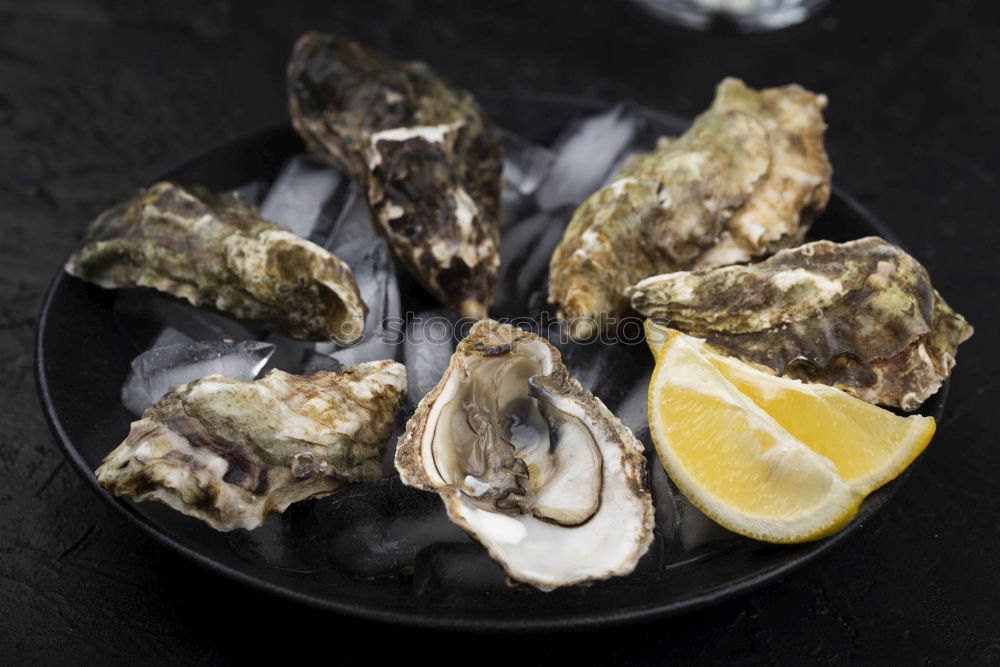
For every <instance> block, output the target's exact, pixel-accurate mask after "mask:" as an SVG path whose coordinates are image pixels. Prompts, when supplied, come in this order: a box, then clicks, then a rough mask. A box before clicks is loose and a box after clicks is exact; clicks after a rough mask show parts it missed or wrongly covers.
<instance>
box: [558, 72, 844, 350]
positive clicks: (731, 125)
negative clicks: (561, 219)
mask: <svg viewBox="0 0 1000 667" xmlns="http://www.w3.org/2000/svg"><path fill="white" fill-rule="evenodd" d="M825 106H826V97H825V96H823V95H816V94H813V93H810V92H808V91H806V90H804V89H803V88H801V87H800V86H797V85H789V86H783V87H781V88H769V89H765V90H761V91H756V90H753V89H751V88H748V87H747V86H746V85H745V84H744V83H743V82H742V81H739V80H738V79H733V78H727V79H724V80H723V81H722V82H721V83H720V84H719V86H718V88H717V90H716V95H715V101H714V102H713V103H712V106H711V107H710V108H709V109H708V111H706V112H705V113H703V114H702V115H700V116H698V118H696V119H695V121H694V124H693V125H692V126H691V128H690V129H689V130H688V131H687V132H685V133H684V134H683V135H682V136H681V137H679V138H677V139H661V140H660V142H659V146H658V148H657V149H656V150H655V151H653V152H651V153H646V154H643V155H639V156H636V157H634V158H632V159H631V160H629V161H628V162H627V163H626V164H625V165H624V166H623V167H622V169H621V170H620V171H619V172H618V174H617V175H616V177H615V179H614V180H613V181H612V182H611V183H610V184H609V185H607V186H606V187H604V188H602V189H601V190H598V191H597V192H596V193H594V194H593V195H591V196H590V197H589V198H588V199H587V200H586V201H585V202H584V203H583V204H582V205H581V206H580V207H579V208H578V209H577V211H576V213H575V214H574V215H573V218H572V220H571V221H570V223H569V226H568V227H567V228H566V231H565V233H564V235H563V239H562V241H561V242H560V244H559V246H558V247H557V248H556V251H555V252H554V253H553V255H552V260H551V264H550V268H549V301H551V302H552V303H554V304H556V305H557V306H558V311H559V315H560V317H562V318H563V320H564V321H566V322H567V323H568V324H569V325H570V333H571V334H572V335H573V336H574V338H578V339H579V338H586V337H589V336H590V335H592V334H594V333H595V332H596V331H597V330H598V329H600V328H602V327H604V326H606V323H607V318H608V317H609V316H617V315H621V314H622V313H624V312H625V311H626V310H627V308H628V299H627V298H626V297H625V296H624V290H625V289H626V288H627V287H629V286H631V285H633V284H635V283H636V282H637V281H639V280H641V279H642V278H645V277H647V276H651V275H656V274H660V273H667V272H670V271H677V270H682V269H690V268H695V267H697V268H708V267H713V266H721V265H725V264H733V263H737V262H743V261H746V260H749V259H751V258H753V257H758V256H762V255H766V254H769V253H771V252H774V251H775V250H777V249H779V248H783V247H789V246H793V245H797V244H799V243H801V242H802V239H803V238H804V237H805V233H806V230H807V229H808V228H809V226H810V224H811V223H812V220H813V218H815V217H816V215H818V214H819V213H820V212H821V211H822V210H823V209H824V207H825V206H826V203H827V200H828V199H829V197H830V177H831V173H832V170H831V167H830V162H829V160H828V159H827V156H826V152H825V150H824V148H823V130H824V129H825V125H824V123H823V116H822V110H823V108H824V107H825Z"/></svg>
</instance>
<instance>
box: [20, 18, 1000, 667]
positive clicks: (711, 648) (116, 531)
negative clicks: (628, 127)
mask: <svg viewBox="0 0 1000 667" xmlns="http://www.w3.org/2000/svg"><path fill="white" fill-rule="evenodd" d="M998 25H1000V22H998V12H997V9H996V5H995V4H994V2H992V0H982V1H980V2H974V1H972V0H951V1H941V2H916V1H912V0H881V1H878V2H872V1H865V0H833V2H832V3H831V5H830V6H829V7H828V9H827V10H825V11H824V12H823V13H822V14H820V15H819V16H818V17H816V18H815V19H813V20H811V21H810V22H808V23H807V24H806V25H803V26H799V27H797V28H793V29H790V30H786V31H782V32H778V33H772V34H767V35H757V36H739V35H735V34H726V33H714V34H700V33H693V32H687V31H684V30H679V29H675V28H671V27H668V26H665V25H663V24H660V23H659V22H657V21H656V20H653V19H651V18H649V17H648V16H646V15H645V14H643V13H641V12H640V11H639V10H637V9H635V8H634V7H633V6H631V5H630V4H628V3H626V2H624V1H623V2H613V1H590V0H573V1H567V2H553V1H548V2H545V1H541V0H533V1H519V0H518V1H508V2H481V1H478V0H465V1H458V0H456V1H454V2H444V1H437V2H417V1H399V2H390V1H387V0H379V1H375V0H365V1H357V2H334V1H332V0H317V1H309V2H307V1H300V2H286V3H273V4H261V3H256V2H238V1H237V0H231V1H227V0H179V1H174V2H172V1H170V0H139V1H136V2H128V1H126V0H105V1H94V2H83V1H77V0H36V1H34V2H30V1H24V2H16V1H13V0H0V221H2V233H0V368H2V369H3V380H2V381H0V425H2V429H0V662H2V663H5V664H11V665H18V664H49V663H53V664H60V663H61V664H69V663H73V664H96V663H102V664H123V663H124V664H133V663H145V664H162V663H171V662H173V663H175V664H176V663H177V662H180V661H181V660H182V659H184V660H190V661H193V662H196V663H229V662H236V661H240V660H245V659H254V658H261V657H263V656H264V655H266V654H269V653H276V654H277V655H278V656H279V657H283V658H284V659H286V660H288V661H291V660H296V659H306V658H305V655H306V654H307V653H306V652H307V651H308V652H312V651H320V654H321V655H325V657H323V658H320V659H322V660H324V662H325V661H327V660H329V661H330V662H332V663H343V664H353V663H359V662H362V661H370V660H373V659H377V660H379V661H383V660H384V661H386V662H388V661H392V660H396V661H400V660H414V659H433V660H436V661H439V662H441V663H445V664H446V663H447V662H452V661H460V662H461V663H469V662H475V663H476V664H479V663H485V662H494V661H497V662H504V663H507V664H516V665H522V664H536V663H537V664H540V663H549V662H555V661H557V660H558V661H563V660H572V661H573V662H575V663H580V664H590V663H615V664H647V663H665V662H668V663H688V662H696V663H710V664H711V663H719V662H723V661H730V660H732V661H746V662H752V663H775V664H787V665H800V664H845V663H851V664H871V663H886V664H924V663H926V664H952V663H955V664H989V663H992V664H998V663H1000V612H998V605H1000V574H998V569H1000V568H998V556H997V548H998V547H1000V540H998V522H1000V520H998V510H1000V505H998V502H997V491H996V481H995V480H996V477H997V472H998V469H1000V466H998V464H1000V453H998V446H997V442H996V440H997V435H996V434H997V418H998V411H997V409H996V408H995V407H994V405H995V402H996V401H997V400H998V399H1000V385H998V381H997V378H996V371H997V366H998V364H997V352H996V348H995V345H996V342H997V340H996V338H997V337H996V334H995V327H996V324H997V319H998V318H997V312H996V311H997V295H998V291H1000V290H998V286H997V274H998V269H1000V253H998V239H1000V236H998V233H997V230H996V225H997V220H996V215H997V213H996V211H997V208H998V207H997V197H996V194H995V189H996V186H997V179H998V177H1000V160H998V156H997V154H998V150H997V149H998V142H997V133H998V129H997V122H998V120H1000V113H998V112H1000V93H998V89H997V84H998V74H1000V69H998V64H1000V46H998V43H997V40H998V37H1000V31H998V29H997V28H998ZM307 29H322V30H329V31H335V32H338V33H342V34H345V35H348V36H350V37H353V38H356V39H358V40H361V41H363V42H365V43H367V44H369V45H371V46H373V47H376V48H378V49H381V50H383V51H385V52H387V53H389V54H391V55H393V56H397V57H405V58H413V59H417V58H419V59H423V60H426V61H427V62H429V63H431V64H432V65H433V66H434V67H435V68H436V69H438V70H439V71H441V72H443V73H444V74H445V75H447V76H448V77H449V78H450V79H452V80H453V81H454V82H456V83H458V84H460V85H462V86H465V87H467V88H470V89H472V90H473V91H485V90H500V91H554V92H561V93H569V94H577V95H591V96H597V97H600V98H604V99H607V100H610V101H614V100H618V99H621V98H626V97H630V98H633V99H635V100H636V101H638V102H639V103H641V104H645V105H649V106H652V107H655V108H660V109H664V110H667V111H672V112H676V113H680V114H685V115H694V114H696V113H697V112H699V111H700V110H701V109H703V108H704V107H705V106H706V104H707V103H708V102H709V100H710V98H711V93H712V89H713V86H714V84H715V82H716V81H718V80H719V79H720V78H721V77H722V76H724V75H727V74H733V75H738V76H741V77H743V78H745V79H746V80H747V81H748V82H749V83H751V84H753V85H758V86H761V85H776V84H782V83H786V82H789V81H797V82H801V83H802V84H804V85H806V86H807V87H808V88H811V89H813V90H819V91H823V92H825V93H827V94H828V95H829V96H830V99H831V104H830V107H829V111H828V116H827V118H828V122H829V125H830V130H829V134H828V135H827V136H828V138H827V146H828V149H829V152H830V155H831V158H832V160H833V164H834V167H835V172H836V173H835V180H836V182H837V183H838V184H839V185H840V186H841V187H842V188H844V189H845V190H846V191H847V192H850V193H853V194H854V195H855V196H857V197H858V198H859V199H860V200H861V201H862V202H863V203H864V204H866V205H867V206H868V207H870V208H871V209H872V210H873V211H874V212H875V213H876V214H878V215H879V216H880V217H882V218H883V219H884V220H886V221H887V222H888V223H889V225H891V226H892V227H893V228H894V229H895V230H897V232H898V234H899V236H900V237H901V238H902V239H903V240H904V243H905V244H906V245H907V247H908V248H909V249H910V250H911V252H913V254H914V255H915V256H916V257H917V258H918V259H919V260H920V261H921V262H923V263H924V264H925V266H926V267H927V269H928V270H929V271H930V273H931V275H932V276H933V278H934V282H935V285H936V286H937V287H938V288H939V289H940V291H941V292H942V293H943V294H944V295H945V296H946V298H947V299H948V300H949V301H950V302H951V304H952V305H953V306H954V307H955V308H956V310H958V311H960V312H962V313H964V314H966V315H967V316H968V318H969V319H970V320H971V322H972V323H973V324H974V325H975V327H976V335H975V337H974V338H973V339H972V340H971V341H970V342H968V343H966V344H965V345H963V346H962V348H961V351H960V353H959V355H958V359H959V363H958V369H957V372H956V373H955V375H954V380H953V383H952V390H951V397H950V400H949V407H948V409H947V412H946V414H945V417H944V419H943V420H942V422H941V424H940V425H939V432H938V435H937V436H936V437H935V440H934V442H933V444H932V445H931V446H930V448H929V449H928V450H927V451H926V453H925V454H924V455H923V456H922V457H921V458H920V460H919V461H918V462H917V463H916V465H915V467H916V469H915V471H914V473H913V474H912V475H911V477H910V478H909V479H908V480H907V482H906V484H905V486H904V488H903V489H902V490H901V491H900V492H899V493H898V495H897V496H896V497H895V498H894V499H893V501H892V502H891V503H890V506H889V507H888V508H887V509H886V510H885V511H884V512H882V513H881V514H879V515H878V516H877V517H876V518H875V519H874V520H872V521H871V522H869V523H868V524H867V525H865V526H863V527H862V528H861V529H860V530H859V531H858V532H857V533H856V534H855V535H853V536H852V537H851V538H850V539H849V540H847V541H846V543H845V544H843V545H841V546H839V547H838V548H837V549H835V550H834V552H833V553H831V554H829V555H828V556H826V557H824V558H823V559H821V560H820V561H818V562H816V563H814V564H811V565H810V566H807V567H806V568H805V569H803V570H800V571H797V572H795V573H793V574H791V575H790V576H787V577H786V578H784V579H782V580H780V581H778V582H776V583H773V584H771V585H769V586H767V587H765V588H763V589H761V590H758V591H757V592H754V593H752V594H749V595H747V596H745V597H742V598H739V599H736V600H733V601H730V602H728V603H725V604H722V605H719V606H717V607H714V608H710V609H706V610H703V611H700V612H697V613H694V614H691V615H688V616H685V617H680V618H673V619H668V620H664V621H661V622H655V623H649V624H644V625H639V626H633V627H627V628H621V629H614V630H610V631H600V632H587V633H585V634H573V635H565V634H563V635H550V636H525V635H521V636H517V637H482V636H459V635H454V634H452V635H450V636H447V637H446V636H443V635H442V634H439V633H434V632H429V631H411V630H407V629H400V628H393V627H389V626H379V625H374V624H370V623H366V622H361V621H356V620H352V619H349V618H343V617H338V616H333V615H330V614H326V613H320V612H316V611H313V610H311V609H307V608H302V607H298V606H296V605H294V604H291V603H288V602H285V601H283V600H279V599H275V598H271V597H268V596H266V595H263V594H261V593H257V592H255V591H253V590H249V589H247V588H243V587H241V586H239V585H237V584H234V583H231V582H229V581H227V580H224V579H221V578H219V577H216V576H213V575H212V574H210V573H209V572H207V571H204V570H202V569H200V568H198V567H197V566H195V565H193V564H190V563H188V562H187V561H185V560H182V559H181V558H179V557H178V556H175V555H174V554H173V553H171V552H168V551H166V550H164V549H163V548H161V547H160V546H158V545H157V544H156V543H154V542H153V541H151V540H150V539H149V538H147V537H146V536H144V535H143V534H141V533H140V532H139V531H137V530H136V529H135V528H133V527H132V526H131V525H129V524H127V523H126V522H125V521H124V519H123V518H121V517H119V516H118V515H117V514H115V513H113V511H112V510H111V509H110V508H109V507H107V506H106V504H105V503H104V502H103V501H101V500H100V499H99V498H97V497H96V495H95V494H94V493H93V492H92V491H91V490H90V489H88V488H86V487H85V486H84V484H83V482H82V481H81V480H80V479H79V478H78V477H77V475H76V473H75V472H73V471H72V470H70V468H69V466H67V464H66V463H65V461H64V460H63V455H62V454H61V452H60V450H59V449H58V448H57V447H56V445H55V443H54V440H53V438H52V436H51V435H50V433H49V431H48V428H47V426H46V424H45V421H44V419H43V417H42V414H41V412H40V409H39V406H38V403H37V399H36V396H35V391H34V379H33V373H32V348H33V341H34V335H35V323H36V319H37V314H38V309H39V306H40V303H41V299H42V295H43V292H44V290H45V288H46V286H47V285H48V283H49V281H50V279H51V277H52V276H53V275H54V273H55V272H56V271H58V270H59V266H60V263H61V261H62V260H63V259H64V257H65V255H66V254H67V253H68V251H69V250H70V248H71V247H72V246H73V245H74V243H75V242H76V241H77V240H78V239H79V237H80V235H81V233H82V231H83V229H84V226H85V224H86V223H87V222H88V221H89V220H90V219H91V218H92V217H93V216H94V215H95V214H96V213H98V212H99V211H101V210H102V209H103V208H105V207H106V206H108V205H109V204H111V203H112V202H114V201H115V200H117V199H119V198H122V197H124V196H126V195H128V194H129V193H131V192H133V191H134V190H135V189H136V188H137V187H138V186H139V185H141V184H142V183H144V182H146V181H148V180H149V179H151V178H153V177H154V176H156V175H157V174H158V173H160V172H162V171H164V170H165V169H167V168H168V167H170V166H172V165H174V164H175V163H177V162H179V161H181V160H183V159H185V158H187V157H188V156H191V155H193V154H196V153H199V152H201V151H203V150H205V149H206V148H209V147H211V146H213V145H215V144H218V143H220V142H223V141H225V140H228V139H231V138H235V137H237V136H240V135H242V134H244V133H247V132H249V131H252V130H256V129H258V128H261V127H264V126H268V125H273V124H276V123H280V122H282V121H283V120H284V119H285V117H286V116H285V101H284V88H283V74H284V66H285V59H286V57H287V54H288V52H289V49H290V47H291V45H292V43H293V41H294V39H295V37H296V36H297V35H299V34H300V33H301V32H303V31H305V30H307ZM80 353H81V354H86V350H81V351H80ZM85 405H86V397H81V409H85ZM314 659H315V658H314Z"/></svg>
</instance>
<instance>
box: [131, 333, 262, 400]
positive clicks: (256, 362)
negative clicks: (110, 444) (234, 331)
mask: <svg viewBox="0 0 1000 667" xmlns="http://www.w3.org/2000/svg"><path fill="white" fill-rule="evenodd" d="M273 353H274V345H272V344H270V343H263V342H260V341H241V342H239V343H229V342H219V341H195V342H187V343H176V344H173V345H167V346H164V347H156V348H152V349H150V350H147V351H145V352H143V353H142V354H140V355H139V356H138V357H136V358H135V359H133V360H132V370H133V371H134V373H135V375H136V377H137V378H138V380H139V385H138V386H141V388H142V389H143V390H145V400H141V399H142V398H143V397H142V396H141V392H140V391H135V390H131V389H130V392H129V399H130V400H129V401H128V404H127V405H126V407H127V408H128V409H129V410H131V411H132V412H133V413H134V414H142V412H144V411H145V409H146V408H148V407H149V406H150V405H152V404H153V403H155V402H156V401H157V400H159V398H160V397H161V396H163V395H164V394H165V393H167V391H168V390H169V389H170V388H171V387H176V386H177V385H181V384H185V383H188V382H192V381H194V380H198V379H200V378H203V377H205V376H207V375H216V374H218V375H225V376H226V377H231V378H234V379H236V380H253V379H254V378H256V377H257V374H258V373H259V372H260V370H261V369H262V368H263V367H264V365H265V364H266V363H267V360H268V359H269V358H270V357H271V354H273ZM123 394H124V391H123ZM123 398H124V396H123ZM140 408H141V409H140Z"/></svg>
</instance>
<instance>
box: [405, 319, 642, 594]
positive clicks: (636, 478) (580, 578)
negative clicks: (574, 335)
mask: <svg viewBox="0 0 1000 667" xmlns="http://www.w3.org/2000/svg"><path fill="white" fill-rule="evenodd" d="M396 469H397V470H399V474H400V476H401V477H402V480H403V482H404V483H405V484H407V485H409V486H414V487H417V488H420V489H424V490H427V491H435V492H437V493H438V494H439V495H440V496H441V499H442V500H443V502H444V505H445V508H446V510H447V512H448V516H449V518H450V519H451V520H452V521H453V522H455V523H456V524H458V525H459V526H461V527H462V528H463V529H464V530H465V531H466V532H468V533H469V534H470V535H471V536H472V537H474V538H475V539H476V540H478V541H479V542H480V543H481V544H482V545H483V546H484V547H486V549H487V551H489V554H490V556H491V557H492V558H493V559H494V560H496V561H497V562H498V563H500V565H501V566H502V567H503V568H504V570H505V572H506V573H507V576H508V577H510V578H511V579H513V580H516V581H522V582H526V583H529V584H532V585H534V586H536V587H537V588H540V589H542V590H551V589H553V588H556V587H558V586H564V585H569V584H577V583H581V582H586V581H592V580H597V579H605V578H608V577H611V576H616V575H625V574H628V573H630V572H631V571H632V570H633V569H634V568H635V565H636V563H637V562H638V560H639V558H640V557H641V556H642V555H643V554H644V553H646V551H647V550H648V548H649V545H650V541H651V540H652V530H653V506H652V502H651V499H650V495H649V491H648V489H647V482H646V461H645V458H644V455H643V449H642V445H641V444H640V443H639V442H638V440H636V438H635V436H634V435H633V434H632V432H631V431H630V430H629V429H628V428H627V427H625V426H624V425H623V424H622V423H621V422H620V421H619V420H618V419H617V418H616V417H615V416H614V415H612V414H611V413H610V412H609V411H608V409H607V408H606V407H605V406H604V404H603V403H601V401H600V400H599V399H597V398H596V397H594V396H593V395H592V394H591V393H590V392H588V391H586V390H584V389H583V388H582V387H581V386H580V384H579V383H578V382H577V381H576V380H574V379H572V378H570V377H569V375H568V373H567V369H566V366H565V365H564V364H563V363H562V361H561V358H560V355H559V352H558V351H557V350H556V349H555V348H554V347H552V346H551V345H550V344H549V343H548V342H547V341H545V340H544V339H542V338H539V337H537V336H534V335H532V334H529V333H527V332H524V331H522V330H520V329H516V328H514V327H511V326H509V325H506V324H500V323H498V322H495V321H493V320H482V321H480V322H479V323H477V324H476V325H475V326H474V327H473V328H472V330H471V332H470V334H469V336H468V337H467V338H465V339H464V340H463V341H462V342H461V343H460V344H459V346H458V349H457V350H456V352H455V354H454V355H453V356H452V359H451V364H450V365H449V367H448V370H447V371H446V372H445V374H444V377H443V378H442V379H441V381H440V383H438V385H437V387H435V388H434V390H433V391H431V392H430V393H429V394H427V396H425V397H424V398H423V399H422V400H421V401H420V404H419V405H418V407H417V410H416V412H415V413H414V415H413V418H412V419H410V421H409V423H408V424H407V426H406V432H405V433H404V434H403V436H402V437H401V438H400V441H399V444H398V445H397V449H396Z"/></svg>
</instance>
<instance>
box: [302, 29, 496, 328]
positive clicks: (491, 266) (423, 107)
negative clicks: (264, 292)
mask: <svg viewBox="0 0 1000 667" xmlns="http://www.w3.org/2000/svg"><path fill="white" fill-rule="evenodd" d="M288 98H289V109H290V112H291V116H292V124H293V125H294V126H295V129H296V130H297V131H298V133H299V134H300V135H301V136H302V138H303V140H305V143H306V145H307V146H308V147H309V149H310V150H311V151H313V152H314V153H316V154H317V155H319V156H321V157H323V158H325V159H326V160H327V161H329V162H330V163H331V164H333V165H334V166H335V167H337V168H338V169H340V170H342V171H344V172H346V173H347V174H349V175H350V176H351V177H352V178H353V179H354V180H355V181H356V182H357V183H358V184H359V185H360V186H361V189H362V191H363V192H364V193H365V196H366V197H367V200H368V207H369V210H370V212H371V216H372V221H373V223H374V224H375V226H376V228H378V229H379V230H380V231H381V232H382V233H383V234H384V235H385V236H386V237H387V238H388V239H389V242H390V243H391V245H392V248H393V250H394V251H395V253H396V256H397V257H398V258H399V259H400V260H401V261H402V262H403V264H404V265H406V267H407V269H409V271H410V273H411V274H413V276H414V277H415V278H416V279H417V280H419V281H420V282H421V283H422V284H423V285H424V287H426V288H427V290H428V291H430V292H431V294H433V295H434V296H435V297H436V298H437V299H439V300H440V301H441V302H442V303H445V304H447V305H448V306H450V307H452V308H454V309H455V310H457V311H458V312H459V313H461V314H462V315H464V316H468V317H474V318H476V319H479V318H481V317H485V315H486V310H487V308H488V307H489V305H490V303H491V302H492V300H493V287H494V283H495V282H496V274H497V269H498V267H499V265H500V258H499V254H498V251H497V248H498V246H499V238H500V222H501V220H500V188H501V177H500V174H501V169H502V158H501V153H500V145H499V143H498V141H497V138H496V136H495V135H494V133H493V130H492V128H491V126H490V124H489V122H488V121H487V120H486V118H485V116H484V115H483V113H482V111H481V110H480V108H479V106H478V105H477V104H476V102H475V100H474V99H473V98H472V95H470V94H469V93H467V92H465V91H463V90H458V89H456V88H452V87H450V86H448V85H447V84H446V83H445V82H444V81H442V80H441V79H440V78H439V77H438V76H437V75H436V74H435V73H434V72H432V71H431V70H430V69H429V68H428V67H427V66H426V65H424V64H422V63H406V62H397V61H392V60H389V59H387V58H384V57H382V56H381V55H379V54H377V53H375V52H373V51H369V50H368V49H365V48H364V47H362V46H360V45H359V44H356V43H353V42H348V41H346V40H343V39H340V38H339V37H335V36H333V35H324V34H320V33H316V32H311V33H307V34H305V35H303V36H302V37H301V38H300V39H299V41H298V43H296V45H295V49H294V51H293V52H292V57H291V60H290V62H289V64H288Z"/></svg>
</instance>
